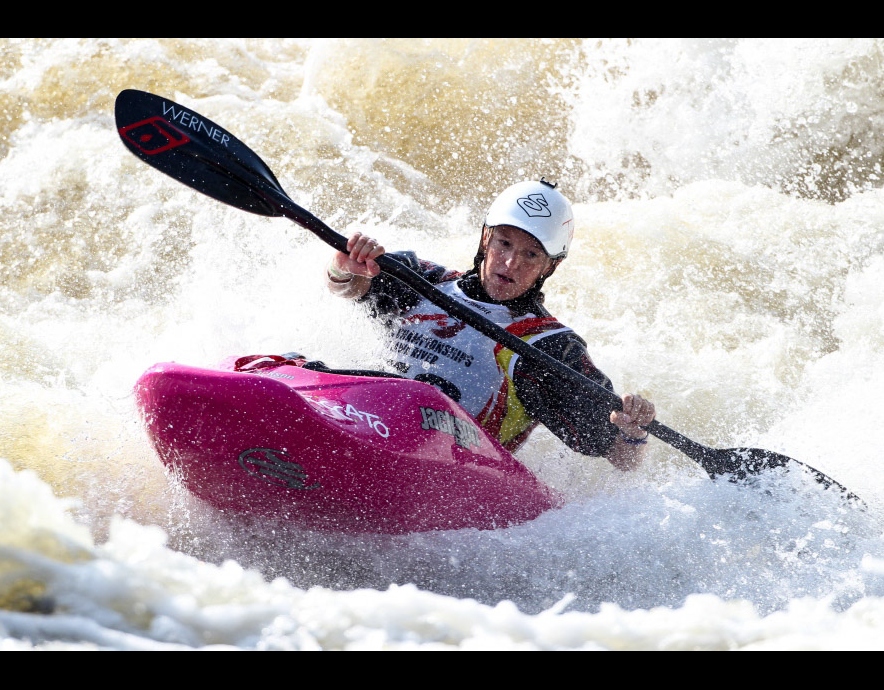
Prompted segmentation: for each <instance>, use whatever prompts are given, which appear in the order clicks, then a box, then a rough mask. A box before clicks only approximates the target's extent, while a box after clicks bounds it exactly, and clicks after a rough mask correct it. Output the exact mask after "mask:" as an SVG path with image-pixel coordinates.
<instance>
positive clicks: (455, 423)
mask: <svg viewBox="0 0 884 690" xmlns="http://www.w3.org/2000/svg"><path fill="white" fill-rule="evenodd" d="M420 411H421V416H422V417H423V422H422V423H421V429H435V430H436V431H441V432H442V433H444V434H449V435H451V436H454V440H455V442H456V443H457V445H459V446H460V447H461V448H469V447H470V446H471V445H472V446H478V445H479V430H478V429H477V428H476V425H475V424H473V423H472V422H468V421H466V420H463V419H458V418H457V417H455V416H454V415H453V414H451V413H450V412H448V411H447V410H434V409H433V408H432V407H422V408H420Z"/></svg>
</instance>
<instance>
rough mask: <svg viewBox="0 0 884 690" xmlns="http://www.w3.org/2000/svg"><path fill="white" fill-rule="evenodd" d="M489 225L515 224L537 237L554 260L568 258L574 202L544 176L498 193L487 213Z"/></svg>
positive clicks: (486, 218) (514, 225)
mask: <svg viewBox="0 0 884 690" xmlns="http://www.w3.org/2000/svg"><path fill="white" fill-rule="evenodd" d="M485 225H487V226H488V227H494V226H495V225H512V226H513V227H516V228H519V229H520V230H524V231H525V232H527V233H528V234H529V235H531V236H533V237H534V238H535V239H536V240H537V241H538V242H540V244H542V245H543V248H544V249H545V250H546V253H547V254H549V256H550V258H551V259H564V258H565V257H566V256H568V248H569V247H570V246H571V239H572V238H573V237H574V214H573V213H572V212H571V203H570V202H569V201H568V200H567V199H566V198H565V197H564V196H563V195H562V193H561V192H559V191H558V190H556V185H554V184H552V183H550V182H547V181H546V180H545V179H543V178H542V177H541V178H540V181H539V182H535V181H533V180H531V181H527V182H518V183H516V184H514V185H512V186H511V187H507V188H506V189H505V190H503V192H501V194H500V196H498V197H497V198H496V199H495V200H494V203H492V204H491V207H490V208H489V209H488V214H487V215H486V216H485Z"/></svg>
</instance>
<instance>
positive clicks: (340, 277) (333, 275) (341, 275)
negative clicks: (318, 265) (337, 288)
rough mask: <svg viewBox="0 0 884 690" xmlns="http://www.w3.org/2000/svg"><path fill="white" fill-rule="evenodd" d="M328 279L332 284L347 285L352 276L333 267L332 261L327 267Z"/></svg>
mask: <svg viewBox="0 0 884 690" xmlns="http://www.w3.org/2000/svg"><path fill="white" fill-rule="evenodd" d="M327 273H328V278H329V280H331V281H332V282H333V283H349V282H350V281H351V280H353V274H352V273H349V272H348V271H342V270H341V269H340V268H338V267H337V266H335V262H334V261H332V262H331V263H329V265H328V269H327Z"/></svg>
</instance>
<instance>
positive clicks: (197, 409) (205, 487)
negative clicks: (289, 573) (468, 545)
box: [135, 360, 561, 534]
mask: <svg viewBox="0 0 884 690" xmlns="http://www.w3.org/2000/svg"><path fill="white" fill-rule="evenodd" d="M232 362H233V360H229V362H228V364H227V365H222V367H220V368H218V369H204V368H198V367H191V366H187V365H182V364H177V363H171V362H168V363H160V364H157V365H154V366H153V367H151V368H150V369H148V370H147V371H146V372H145V373H144V374H143V375H142V376H141V377H140V378H139V380H138V382H137V383H136V386H135V397H136V402H137V405H138V409H139V412H140V414H141V417H142V420H143V422H144V426H145V429H146V431H147V435H148V437H149V439H150V441H151V444H152V445H153V447H154V450H155V451H156V453H157V455H158V456H159V458H160V460H161V461H162V463H163V464H164V465H165V466H166V467H167V468H168V470H169V471H170V472H171V474H172V475H173V476H174V477H175V478H176V479H177V480H178V481H180V483H181V484H182V485H183V486H184V487H185V488H186V489H187V490H188V491H189V492H190V493H191V494H193V495H194V496H196V497H198V498H199V499H201V500H203V501H205V502H206V503H208V504H210V505H211V506H213V507H214V508H216V509H218V510H221V511H223V512H224V513H226V514H231V515H242V516H252V517H259V518H267V519H272V520H282V521H285V522H286V523H290V524H294V525H296V526H298V527H300V528H303V529H306V530H314V531H329V532H337V533H384V534H403V533H408V532H424V531H431V530H449V529H465V528H475V529H481V530H487V529H495V528H500V527H507V526H512V525H516V524H520V523H524V522H526V521H529V520H532V519H534V518H536V517H538V516H539V515H541V514H542V513H544V512H546V511H548V510H551V509H554V508H556V507H558V506H560V505H561V497H560V496H559V495H558V494H557V493H556V492H555V491H553V490H552V489H550V488H549V487H548V486H546V485H545V484H544V483H543V482H541V481H540V480H539V479H538V478H537V477H536V476H535V475H534V474H533V473H531V472H530V470H528V469H527V468H526V467H525V466H524V465H522V464H521V463H520V462H518V460H516V459H515V458H514V457H513V456H512V455H511V454H510V453H509V452H508V451H507V450H505V449H504V448H503V447H502V446H501V445H500V444H499V443H498V442H497V441H496V440H495V439H493V438H491V437H490V436H489V435H487V434H486V433H485V432H484V430H482V429H481V427H479V426H478V425H477V424H476V423H475V422H474V421H473V420H472V419H471V418H470V417H469V415H468V414H467V413H466V412H465V411H464V410H463V409H462V408H461V407H460V406H459V405H458V404H457V403H455V402H454V401H452V400H451V399H450V398H448V397H447V396H445V395H444V394H442V393H441V392H440V391H439V390H438V389H436V388H435V387H433V386H431V385H429V384H426V383H422V382H419V381H412V380H409V379H399V378H384V377H378V376H361V375H349V374H337V373H329V372H326V371H314V370H311V369H305V368H304V367H302V366H297V365H293V364H290V363H284V364H280V365H278V366H276V365H274V366H266V367H263V368H256V369H251V370H248V371H242V370H236V369H235V368H234V367H233V365H232Z"/></svg>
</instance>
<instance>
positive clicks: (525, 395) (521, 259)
mask: <svg viewBox="0 0 884 690" xmlns="http://www.w3.org/2000/svg"><path fill="white" fill-rule="evenodd" d="M555 187H556V186H555V185H552V184H550V183H549V182H547V181H546V180H544V179H541V180H540V181H539V182H536V181H526V182H521V183H518V184H514V185H512V186H511V187H508V188H507V189H505V190H504V191H503V192H502V193H501V194H500V196H498V197H497V199H495V201H494V202H493V203H492V204H491V206H490V207H489V209H488V213H487V214H486V217H485V222H484V223H483V226H482V236H481V240H480V243H479V249H478V252H477V253H476V256H475V258H474V260H473V267H472V269H470V270H469V271H466V272H463V273H462V272H458V271H452V270H449V269H447V268H445V267H443V266H440V265H438V264H435V263H432V262H430V261H426V260H422V259H419V258H418V257H417V256H416V255H415V254H414V252H410V251H408V252H395V253H391V254H390V256H391V257H395V258H396V259H397V260H398V261H401V262H402V263H404V264H405V265H406V266H408V267H409V268H411V269H412V270H414V271H415V272H417V273H419V274H420V275H421V276H423V278H424V279H426V280H427V281H428V282H430V283H432V284H434V285H435V286H436V287H437V288H438V289H439V290H441V291H442V292H444V293H446V294H448V295H449V296H451V297H453V298H454V299H457V300H459V301H461V302H463V303H465V304H466V305H467V306H469V307H470V308H472V309H475V310H476V311H478V312H479V313H481V314H483V315H484V316H485V317H487V318H489V319H490V320H491V321H493V322H494V323H496V324H498V325H499V326H501V327H502V328H505V329H506V330H507V331H509V332H511V333H513V334H514V335H516V336H518V337H520V338H522V339H524V340H526V341H527V342H528V343H530V344H531V345H533V346H534V347H536V348H538V349H540V350H542V351H544V352H546V353H547V354H549V355H550V356H552V357H554V358H556V359H558V360H560V361H562V362H564V363H565V364H567V365H568V366H570V367H571V368H573V369H575V370H576V371H578V372H580V373H581V374H583V375H584V376H586V377H587V378H590V379H591V380H593V381H595V382H596V383H598V384H600V385H601V386H604V387H605V388H607V389H608V390H610V391H613V385H612V384H611V381H610V379H609V378H608V377H607V376H605V375H604V374H603V373H602V372H601V371H600V370H599V369H598V368H596V366H595V365H594V364H593V362H592V359H591V358H590V356H589V353H588V352H587V349H586V342H585V341H584V340H583V339H582V338H581V337H580V336H578V335H577V334H576V333H575V332H574V331H573V330H571V329H570V328H568V327H566V326H564V325H562V324H561V323H560V322H559V321H558V320H556V319H555V318H554V317H553V316H552V315H551V314H550V313H549V312H548V311H547V310H546V308H545V307H544V306H543V299H544V297H543V292H542V291H541V288H542V286H543V283H544V281H546V279H547V278H549V277H550V276H551V275H552V274H553V272H554V271H555V269H556V267H557V266H558V265H559V264H560V263H561V261H562V260H563V259H564V258H565V257H566V256H567V255H568V249H569V247H570V244H571V239H572V237H573V233H574V217H573V214H572V211H571V204H570V202H569V201H568V200H567V199H566V198H565V197H564V196H563V195H562V194H561V192H559V191H558V190H557V189H556V188H555ZM347 250H348V251H347V252H337V253H335V255H334V256H333V257H332V260H331V262H330V263H329V266H328V287H329V290H331V292H332V293H333V294H335V295H338V296H340V297H344V298H348V299H353V300H356V301H357V302H359V303H362V304H365V305H366V306H367V307H368V308H369V310H370V311H371V313H372V314H373V315H374V316H375V317H378V318H380V319H382V320H383V323H384V324H385V326H386V327H387V329H388V333H389V337H390V362H389V363H390V365H391V366H392V367H393V368H395V370H396V371H397V372H399V373H401V374H402V375H404V376H406V377H408V378H411V379H415V380H419V381H426V382H428V383H431V384H433V385H436V386H437V387H438V388H440V389H441V390H442V391H443V392H445V393H446V394H447V395H449V396H450V397H451V398H453V399H454V400H456V401H458V402H459V403H460V404H461V405H462V406H463V407H464V408H465V409H466V411H467V412H469V413H470V414H471V415H472V416H473V417H474V418H475V419H476V420H477V421H478V423H479V424H481V425H482V426H483V427H484V428H485V430H486V431H488V432H489V433H491V434H492V435H493V436H495V437H496V438H497V439H498V440H499V441H500V442H501V444H502V445H503V446H504V447H506V448H507V449H508V450H510V451H511V452H513V451H515V450H516V449H517V448H518V447H519V446H520V445H522V444H523V443H524V442H525V441H526V440H527V438H528V436H529V435H530V433H531V432H532V431H533V429H535V428H536V427H537V425H538V424H543V425H544V426H546V427H547V428H548V429H549V430H550V431H552V432H553V433H554V434H555V435H556V436H557V437H558V438H560V439H561V440H562V441H564V442H565V443H566V444H567V445H568V446H569V447H570V448H571V449H573V450H575V451H577V452H580V453H582V454H584V455H592V456H603V457H605V458H607V459H608V460H609V461H610V462H611V464H612V465H614V467H617V468H618V469H620V470H632V469H635V468H637V467H638V466H639V465H640V464H641V460H642V457H643V454H644V445H645V444H646V443H647V437H648V432H647V431H646V430H645V429H644V428H642V427H644V426H647V425H648V424H650V422H651V421H652V420H653V419H654V416H655V410H654V405H653V403H651V402H650V401H648V400H645V399H644V398H643V397H641V396H640V395H624V396H623V398H622V401H623V406H622V407H623V409H622V410H620V411H613V412H610V413H607V412H606V409H607V408H606V407H604V405H603V404H600V403H597V402H594V401H593V400H592V399H591V398H589V397H588V396H587V395H586V392H585V389H580V390H578V389H577V388H576V387H575V386H574V385H573V384H569V382H568V381H563V380H561V378H558V377H554V376H552V375H550V374H549V373H548V372H545V371H544V370H543V369H541V368H540V367H538V366H537V365H535V364H533V363H532V362H530V361H528V359H526V358H524V357H520V356H519V355H518V354H516V353H514V352H513V351H512V350H509V349H507V348H505V347H503V346H501V345H499V344H498V343H496V342H494V341H493V340H491V339H490V338H488V337H486V336H484V335H482V334H481V333H479V332H478V331H476V330H474V329H473V328H472V327H470V326H467V325H466V324H465V323H463V322H462V321H458V320H457V319H454V318H452V317H450V316H448V315H447V314H445V313H444V312H441V310H440V309H439V308H438V307H437V306H435V305H434V304H433V303H432V302H430V301H429V300H427V299H426V298H424V297H422V296H421V295H419V294H418V293H416V292H415V291H414V290H412V289H411V288H409V287H408V286H406V285H405V284H404V283H402V282H401V281H399V280H398V279H397V278H395V277H393V276H390V275H389V274H386V273H381V268H380V266H379V265H378V264H377V262H376V259H377V258H378V257H379V256H381V255H382V254H384V253H385V250H384V248H383V247H382V246H380V245H379V244H378V243H377V241H375V240H374V239H372V238H371V237H368V236H366V235H363V234H362V233H359V232H357V233H355V234H353V235H352V236H351V237H350V238H349V240H348V242H347Z"/></svg>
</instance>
